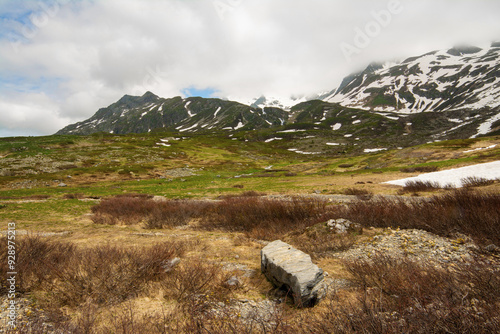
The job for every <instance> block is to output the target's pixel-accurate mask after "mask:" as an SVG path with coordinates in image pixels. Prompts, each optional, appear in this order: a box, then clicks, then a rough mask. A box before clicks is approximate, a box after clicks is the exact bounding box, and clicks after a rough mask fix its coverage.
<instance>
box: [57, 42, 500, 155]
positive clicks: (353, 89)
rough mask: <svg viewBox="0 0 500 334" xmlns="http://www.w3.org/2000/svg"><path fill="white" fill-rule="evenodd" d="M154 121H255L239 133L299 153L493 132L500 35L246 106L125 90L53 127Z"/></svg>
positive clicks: (154, 126)
mask: <svg viewBox="0 0 500 334" xmlns="http://www.w3.org/2000/svg"><path fill="white" fill-rule="evenodd" d="M161 130H166V131H176V132H186V133H195V132H199V131H221V130H227V131H234V130H257V131H256V134H255V135H250V134H245V135H244V136H247V138H246V139H252V140H262V141H269V142H270V141H275V140H276V141H279V140H283V141H282V142H283V143H284V142H285V139H286V142H287V143H288V144H287V146H289V147H291V148H294V149H295V148H297V147H298V148H299V151H302V152H306V151H305V149H306V148H307V150H308V151H307V152H312V150H313V149H314V150H315V152H325V151H328V150H326V149H325V145H330V146H342V145H350V146H352V147H354V146H356V149H358V150H359V149H362V148H368V149H370V147H372V146H377V147H384V148H385V147H400V146H409V145H417V144H421V143H425V142H428V141H437V140H445V139H460V138H470V137H477V136H481V135H492V134H500V44H493V45H492V46H491V47H490V48H488V49H479V48H475V47H457V48H453V49H450V50H446V51H434V52H430V53H427V54H424V55H421V56H418V57H412V58H408V59H406V60H404V61H401V62H399V63H392V64H376V63H373V64H370V66H368V67H367V68H366V69H365V70H364V71H363V72H361V73H356V74H352V75H350V76H347V77H346V78H344V80H343V81H342V82H341V83H340V85H339V86H338V88H337V89H335V90H333V91H331V92H329V93H323V94H317V95H315V96H313V97H290V98H287V99H279V98H272V97H269V96H261V97H259V98H257V99H254V100H252V101H250V102H249V103H248V105H247V104H243V103H239V102H235V101H229V100H222V99H216V98H201V97H189V98H182V97H173V98H161V97H158V96H157V95H155V94H153V93H151V92H147V93H145V94H144V95H143V96H129V95H125V96H123V97H122V98H121V99H120V100H118V101H117V102H115V103H113V104H111V105H110V106H108V107H106V108H101V109H99V110H98V111H97V112H96V113H95V114H94V116H92V117H91V118H89V119H88V120H85V121H83V122H79V123H76V124H72V125H68V126H67V127H65V128H64V129H61V130H60V131H59V132H57V134H79V135H87V134H91V133H95V132H107V133H115V134H125V133H142V132H150V131H161ZM260 130H262V131H260ZM303 139H307V141H304V140H303ZM306 142H307V143H308V144H307V145H306V144H305V143H306ZM333 144H335V145H333ZM292 145H293V146H292ZM318 147H320V148H318ZM341 151H345V148H342V150H341Z"/></svg>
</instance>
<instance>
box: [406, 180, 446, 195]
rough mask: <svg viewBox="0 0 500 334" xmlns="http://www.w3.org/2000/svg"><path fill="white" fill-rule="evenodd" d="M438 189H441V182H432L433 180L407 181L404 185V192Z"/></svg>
mask: <svg viewBox="0 0 500 334" xmlns="http://www.w3.org/2000/svg"><path fill="white" fill-rule="evenodd" d="M437 189H441V186H440V185H439V182H432V181H420V180H416V181H406V183H405V185H404V187H403V189H402V190H403V192H412V193H416V192H420V191H434V190H437Z"/></svg>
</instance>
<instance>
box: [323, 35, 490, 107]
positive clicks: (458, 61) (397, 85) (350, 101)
mask: <svg viewBox="0 0 500 334" xmlns="http://www.w3.org/2000/svg"><path fill="white" fill-rule="evenodd" d="M325 101H327V102H334V103H339V104H341V105H343V106H346V107H355V108H361V109H372V110H375V111H390V112H399V113H412V112H423V111H445V110H458V109H479V108H482V107H490V108H493V107H497V106H500V48H499V47H496V46H495V44H493V46H492V47H490V48H487V49H480V48H476V47H455V48H452V49H449V50H445V51H433V52H429V53H426V54H424V55H421V56H417V57H412V58H408V59H406V60H404V61H402V62H400V63H397V64H393V65H391V66H381V67H380V68H377V69H375V70H373V67H372V68H370V69H367V70H365V71H363V72H362V73H359V74H357V75H353V76H350V77H347V78H346V79H345V80H344V82H343V83H342V85H341V87H340V88H339V90H338V91H337V92H336V93H335V94H332V95H330V96H329V97H327V98H326V99H325Z"/></svg>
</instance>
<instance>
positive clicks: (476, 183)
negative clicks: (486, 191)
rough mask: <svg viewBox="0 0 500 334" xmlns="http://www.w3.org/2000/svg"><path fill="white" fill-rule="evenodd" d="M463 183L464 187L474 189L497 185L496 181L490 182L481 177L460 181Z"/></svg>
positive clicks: (471, 177)
mask: <svg viewBox="0 0 500 334" xmlns="http://www.w3.org/2000/svg"><path fill="white" fill-rule="evenodd" d="M460 181H461V182H462V187H466V188H474V187H484V186H489V185H490V184H493V183H495V181H494V180H490V179H487V178H484V177H479V176H469V177H465V178H463V179H461V180H460Z"/></svg>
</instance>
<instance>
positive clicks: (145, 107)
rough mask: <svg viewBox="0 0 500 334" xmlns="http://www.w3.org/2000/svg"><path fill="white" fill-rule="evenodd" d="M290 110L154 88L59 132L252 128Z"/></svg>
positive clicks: (281, 119)
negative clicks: (162, 94) (173, 94)
mask: <svg viewBox="0 0 500 334" xmlns="http://www.w3.org/2000/svg"><path fill="white" fill-rule="evenodd" d="M287 118H288V113H287V112H285V111H283V110H281V109H278V108H264V109H261V108H254V107H249V106H246V105H243V104H240V103H238V102H233V101H224V100H220V99H205V98H201V97H190V98H187V99H183V98H181V97H179V96H178V97H174V98H169V99H165V98H160V97H158V96H156V95H155V94H153V93H151V92H147V93H145V94H144V95H143V96H130V95H125V96H124V97H122V98H121V99H120V100H118V101H117V102H115V103H113V104H111V105H110V106H108V107H106V108H101V109H99V110H98V111H97V112H96V113H95V114H94V116H92V117H91V118H89V119H87V120H85V121H83V122H79V123H76V124H72V125H68V126H66V127H65V128H63V129H61V130H60V131H58V132H57V133H56V134H79V135H86V134H91V133H95V132H108V133H115V134H125V133H142V132H150V131H153V130H158V129H164V130H175V131H179V132H184V131H188V132H195V131H200V130H203V129H207V130H210V129H219V130H220V129H225V130H238V129H245V130H252V129H262V128H269V127H274V126H279V125H282V124H284V123H285V122H286V120H287Z"/></svg>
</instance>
